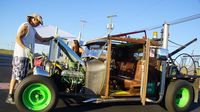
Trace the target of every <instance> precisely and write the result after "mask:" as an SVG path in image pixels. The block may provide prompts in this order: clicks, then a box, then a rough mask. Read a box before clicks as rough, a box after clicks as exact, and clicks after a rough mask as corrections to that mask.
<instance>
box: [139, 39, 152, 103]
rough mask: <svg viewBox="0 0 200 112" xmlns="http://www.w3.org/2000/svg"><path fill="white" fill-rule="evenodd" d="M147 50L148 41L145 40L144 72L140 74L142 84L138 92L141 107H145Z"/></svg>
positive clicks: (148, 48)
mask: <svg viewBox="0 0 200 112" xmlns="http://www.w3.org/2000/svg"><path fill="white" fill-rule="evenodd" d="M149 50H150V40H149V39H147V41H146V45H145V56H144V59H145V62H144V72H143V73H142V82H141V90H140V98H141V103H142V105H145V101H146V93H147V81H148V70H149Z"/></svg>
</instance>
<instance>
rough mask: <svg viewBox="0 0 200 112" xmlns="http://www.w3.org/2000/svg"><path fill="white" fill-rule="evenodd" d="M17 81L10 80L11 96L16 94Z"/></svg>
mask: <svg viewBox="0 0 200 112" xmlns="http://www.w3.org/2000/svg"><path fill="white" fill-rule="evenodd" d="M16 82H17V81H16V79H11V80H10V88H9V94H13V93H14V88H15V85H16Z"/></svg>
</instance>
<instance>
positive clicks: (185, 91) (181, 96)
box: [165, 80, 194, 112]
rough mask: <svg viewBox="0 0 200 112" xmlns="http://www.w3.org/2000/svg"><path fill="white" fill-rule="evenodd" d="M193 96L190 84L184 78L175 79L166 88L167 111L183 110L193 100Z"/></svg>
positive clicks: (179, 111) (187, 107) (183, 111)
mask: <svg viewBox="0 0 200 112" xmlns="http://www.w3.org/2000/svg"><path fill="white" fill-rule="evenodd" d="M193 97H194V92H193V87H192V85H191V84H190V83H189V82H187V81H185V80H177V81H175V82H171V83H170V84H169V86H168V88H167V92H166V96H165V106H166V108H167V110H168V111H169V112H185V111H188V109H189V107H190V105H191V103H192V102H193Z"/></svg>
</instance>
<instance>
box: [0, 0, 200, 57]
mask: <svg viewBox="0 0 200 112" xmlns="http://www.w3.org/2000/svg"><path fill="white" fill-rule="evenodd" d="M0 4H1V7H0V14H1V16H0V17H1V19H0V20H1V21H0V22H1V27H0V38H1V41H0V48H4V49H10V48H12V47H10V46H11V45H12V43H14V42H15V37H16V32H17V29H18V27H19V25H20V24H21V23H22V22H24V21H26V16H27V15H29V14H31V13H33V12H36V13H39V14H40V15H42V16H43V21H44V24H45V25H48V24H51V25H54V26H58V28H60V29H62V30H65V31H67V32H70V33H71V34H73V35H74V36H77V35H78V32H79V31H80V30H81V28H80V20H86V21H87V23H86V24H85V29H84V40H90V39H94V38H95V37H100V36H104V35H105V34H106V32H107V29H106V24H107V23H108V22H109V20H108V19H107V18H106V17H107V16H108V15H113V14H115V15H117V17H115V18H114V24H115V29H114V30H113V32H112V33H113V34H116V33H122V32H130V31H134V30H136V29H140V28H145V27H149V26H154V25H160V24H163V23H164V22H165V21H173V20H176V19H180V18H183V17H187V16H191V15H194V14H199V13H200V0H48V1H47V0H14V1H13V0H1V1H0ZM156 31H158V32H160V29H158V30H156ZM148 36H149V38H151V37H152V34H151V32H149V33H148ZM195 37H197V38H199V39H200V19H197V20H193V21H190V22H186V23H182V24H178V25H174V26H170V39H171V40H174V41H175V42H178V43H180V44H184V43H186V42H188V41H190V40H191V39H192V38H195ZM170 46H171V45H170ZM172 46H173V45H172ZM199 47H200V45H199V40H198V42H197V43H196V44H193V45H192V46H190V47H189V48H187V49H188V52H189V53H191V51H192V50H193V49H194V48H196V49H195V53H196V54H200V53H199V51H198V49H199ZM172 49H173V47H172ZM187 49H186V50H187ZM191 49H192V50H191Z"/></svg>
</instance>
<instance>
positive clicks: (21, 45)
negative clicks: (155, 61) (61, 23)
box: [6, 13, 53, 104]
mask: <svg viewBox="0 0 200 112" xmlns="http://www.w3.org/2000/svg"><path fill="white" fill-rule="evenodd" d="M40 24H41V25H42V24H43V21H42V17H41V16H40V15H38V14H35V13H34V14H32V15H30V16H27V22H24V23H22V25H21V26H20V27H19V29H18V32H17V37H16V42H15V48H14V54H13V61H12V65H13V69H12V77H11V80H10V88H9V95H8V97H7V99H6V103H10V104H14V88H15V85H16V82H17V81H18V82H20V81H21V80H23V79H24V78H25V76H26V74H27V71H28V55H29V54H28V53H30V52H32V53H33V52H34V48H35V40H36V39H38V40H40V41H42V42H45V41H50V40H51V39H53V37H49V38H42V37H41V36H40V35H38V33H37V32H36V30H35V29H34V27H37V26H39V25H40Z"/></svg>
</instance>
